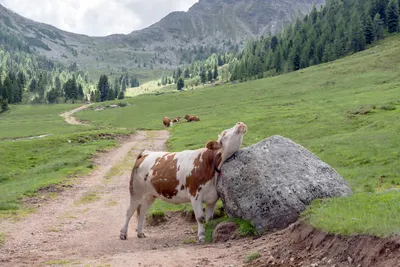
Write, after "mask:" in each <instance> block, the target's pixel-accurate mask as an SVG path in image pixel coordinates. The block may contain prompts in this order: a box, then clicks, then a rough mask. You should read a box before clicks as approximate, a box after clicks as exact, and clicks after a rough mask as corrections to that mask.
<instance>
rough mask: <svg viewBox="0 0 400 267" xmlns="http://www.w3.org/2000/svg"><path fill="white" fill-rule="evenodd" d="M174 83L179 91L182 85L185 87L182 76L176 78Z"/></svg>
mask: <svg viewBox="0 0 400 267" xmlns="http://www.w3.org/2000/svg"><path fill="white" fill-rule="evenodd" d="M176 85H177V89H178V91H181V90H182V89H183V87H185V82H184V81H183V78H182V77H179V78H178V81H177V84H176Z"/></svg>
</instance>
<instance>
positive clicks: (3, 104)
mask: <svg viewBox="0 0 400 267" xmlns="http://www.w3.org/2000/svg"><path fill="white" fill-rule="evenodd" d="M8 109H9V107H8V101H7V99H4V100H3V99H2V98H0V113H3V112H5V111H7V110H8Z"/></svg>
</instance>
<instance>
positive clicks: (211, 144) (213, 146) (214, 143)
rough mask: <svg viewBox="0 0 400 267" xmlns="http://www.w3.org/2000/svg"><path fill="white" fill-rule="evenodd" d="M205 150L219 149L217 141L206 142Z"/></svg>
mask: <svg viewBox="0 0 400 267" xmlns="http://www.w3.org/2000/svg"><path fill="white" fill-rule="evenodd" d="M206 148H208V149H210V150H218V149H220V148H221V145H220V143H218V142H217V141H208V142H207V144H206Z"/></svg>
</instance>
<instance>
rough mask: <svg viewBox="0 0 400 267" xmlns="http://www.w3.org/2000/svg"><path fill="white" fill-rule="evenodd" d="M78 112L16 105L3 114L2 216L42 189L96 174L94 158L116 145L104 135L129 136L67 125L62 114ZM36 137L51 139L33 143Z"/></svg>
mask: <svg viewBox="0 0 400 267" xmlns="http://www.w3.org/2000/svg"><path fill="white" fill-rule="evenodd" d="M77 106H79V104H76V105H67V104H66V105H35V106H23V105H18V106H11V110H10V111H7V112H6V113H3V114H0V152H1V153H0V215H1V214H8V213H10V212H15V211H16V210H18V209H20V208H21V205H20V199H21V198H22V197H24V196H27V195H32V194H34V193H35V191H36V190H37V189H39V188H41V187H44V186H47V185H49V184H58V183H60V182H62V181H64V180H65V179H66V178H67V177H73V176H76V175H78V174H83V173H86V172H88V171H90V170H92V169H93V165H92V163H91V161H90V159H91V156H92V155H93V154H94V153H96V152H97V151H99V150H102V149H106V148H108V147H111V146H114V145H115V144H116V141H115V140H113V139H111V138H110V137H104V136H101V135H100V134H101V133H109V134H121V133H126V131H122V130H107V131H104V130H99V129H95V128H94V127H92V126H88V125H70V124H67V123H66V122H65V121H64V119H63V118H62V117H61V116H59V114H61V113H63V112H65V111H68V110H72V109H74V108H75V107H77ZM38 135H49V136H46V137H44V138H35V139H30V138H29V137H33V136H38Z"/></svg>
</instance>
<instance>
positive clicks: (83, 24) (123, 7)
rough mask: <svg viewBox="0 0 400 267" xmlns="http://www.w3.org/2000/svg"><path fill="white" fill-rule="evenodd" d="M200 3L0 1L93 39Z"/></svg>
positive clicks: (192, 0)
mask: <svg viewBox="0 0 400 267" xmlns="http://www.w3.org/2000/svg"><path fill="white" fill-rule="evenodd" d="M196 2H197V0H0V3H1V4H2V5H4V6H6V7H8V8H10V9H12V10H13V11H15V12H17V13H18V14H20V15H22V16H24V17H27V18H30V19H33V20H35V21H39V22H44V23H47V24H51V25H53V26H56V27H57V28H60V29H62V30H66V31H70V32H75V33H83V34H87V35H91V36H104V35H109V34H113V33H130V32H132V31H133V30H138V29H143V28H145V27H147V26H150V25H151V24H153V23H155V22H157V21H159V20H160V19H161V18H163V17H164V16H166V15H167V14H168V13H170V12H172V11H178V10H183V11H187V10H188V9H189V7H191V6H192V5H193V4H194V3H196Z"/></svg>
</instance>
